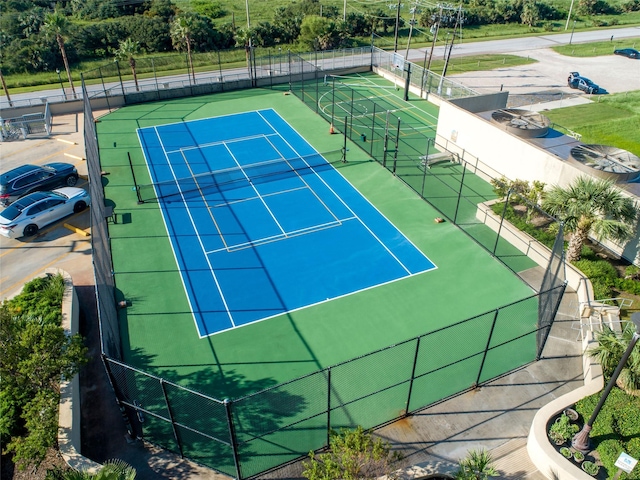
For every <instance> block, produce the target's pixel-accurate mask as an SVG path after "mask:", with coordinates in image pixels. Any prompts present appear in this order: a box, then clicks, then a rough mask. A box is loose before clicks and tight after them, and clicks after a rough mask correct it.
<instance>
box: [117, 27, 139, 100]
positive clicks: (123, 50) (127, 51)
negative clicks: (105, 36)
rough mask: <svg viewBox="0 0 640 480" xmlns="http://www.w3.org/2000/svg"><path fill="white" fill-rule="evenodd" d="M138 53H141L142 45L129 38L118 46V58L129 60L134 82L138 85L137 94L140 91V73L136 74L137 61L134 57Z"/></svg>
mask: <svg viewBox="0 0 640 480" xmlns="http://www.w3.org/2000/svg"><path fill="white" fill-rule="evenodd" d="M138 53H140V43H139V42H134V41H133V40H131V38H127V39H126V40H124V41H122V40H121V41H120V44H119V45H118V50H116V58H118V59H127V60H129V66H130V67H131V73H132V74H133V81H134V82H135V84H136V92H137V91H139V90H140V87H139V86H138V73H137V72H136V59H135V58H134V55H137V54H138Z"/></svg>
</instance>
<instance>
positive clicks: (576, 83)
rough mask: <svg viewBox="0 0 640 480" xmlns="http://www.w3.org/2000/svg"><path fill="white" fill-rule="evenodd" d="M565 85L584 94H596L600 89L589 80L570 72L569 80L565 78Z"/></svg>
mask: <svg viewBox="0 0 640 480" xmlns="http://www.w3.org/2000/svg"><path fill="white" fill-rule="evenodd" d="M567 85H569V87H571V88H577V89H578V90H582V91H583V92H584V93H590V94H591V93H598V92H600V87H599V86H598V85H596V84H595V83H593V82H592V81H591V80H589V79H588V78H587V77H582V76H580V74H579V73H578V72H571V73H570V74H569V78H567Z"/></svg>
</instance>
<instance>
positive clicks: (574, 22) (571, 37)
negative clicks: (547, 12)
mask: <svg viewBox="0 0 640 480" xmlns="http://www.w3.org/2000/svg"><path fill="white" fill-rule="evenodd" d="M575 29H576V21H575V20H574V21H573V26H572V27H571V36H570V37H569V45H571V40H573V31H574V30H575Z"/></svg>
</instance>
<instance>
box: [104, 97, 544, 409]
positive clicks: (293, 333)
mask: <svg viewBox="0 0 640 480" xmlns="http://www.w3.org/2000/svg"><path fill="white" fill-rule="evenodd" d="M269 109H273V110H274V111H275V112H276V113H277V115H278V116H280V117H281V118H282V119H283V120H284V121H286V123H287V124H289V125H290V126H291V129H295V132H297V134H298V135H299V136H300V137H301V138H302V139H303V140H304V142H305V143H308V144H309V145H310V146H311V147H312V148H313V149H314V150H313V151H315V152H333V151H336V150H340V148H341V147H342V143H343V139H342V138H341V136H340V135H330V134H329V132H328V124H327V123H326V121H325V120H323V119H322V118H321V117H319V116H318V115H316V114H315V113H314V112H313V111H312V110H310V109H308V108H307V107H305V106H304V105H302V104H301V103H300V101H299V100H298V99H296V98H295V97H293V96H292V95H283V94H282V93H281V92H273V91H269V90H259V89H254V90H251V91H242V92H228V93H224V94H217V95H210V96H202V97H192V98H186V99H176V100H170V101H165V102H155V103H147V104H141V105H134V106H129V107H126V108H122V109H120V110H117V111H115V112H113V113H111V114H109V115H107V116H104V117H102V118H101V119H100V121H99V123H97V127H98V140H99V143H100V155H101V161H102V163H103V169H104V170H106V171H108V172H109V175H108V176H107V177H105V178H104V181H105V183H106V185H105V192H106V196H107V198H108V199H109V200H111V201H112V202H113V204H114V205H115V208H116V211H117V212H119V214H120V216H121V217H122V218H123V219H124V221H122V222H119V223H118V224H115V225H114V224H111V225H110V226H109V234H110V242H111V248H112V252H113V271H114V278H115V282H116V288H117V291H118V292H119V293H118V295H119V296H120V298H119V299H125V298H126V299H128V300H129V301H130V306H129V307H128V308H126V309H123V310H120V321H121V335H122V344H123V350H124V351H125V361H127V362H131V363H132V364H133V365H143V366H144V367H145V368H148V369H150V371H152V372H156V373H158V374H162V375H163V376H164V378H167V379H168V380H172V381H175V382H177V383H180V384H182V385H185V386H192V387H194V388H196V389H198V390H199V391H202V392H205V393H206V392H208V393H210V394H212V395H215V396H216V397H225V396H228V397H229V398H237V397H239V396H242V395H243V394H247V393H251V392H254V391H257V390H260V389H263V388H266V387H267V386H270V385H275V384H277V383H280V382H284V381H288V380H291V379H292V378H296V377H298V376H301V375H305V374H308V373H310V372H314V371H316V370H318V369H321V368H324V367H326V366H329V365H334V364H337V363H340V362H343V361H346V360H349V359H351V358H355V357H357V356H359V355H363V354H366V353H369V352H372V351H374V350H377V349H379V348H384V347H386V346H388V345H390V344H393V343H397V342H401V341H404V340H406V339H409V338H412V337H414V336H415V335H419V334H423V333H426V332H429V331H433V330H437V329H439V328H442V327H446V326H448V325H451V324H453V323H455V322H459V321H461V320H464V319H467V318H471V317H473V316H474V315H477V314H478V313H479V312H487V311H490V310H491V309H493V308H496V307H498V306H502V305H508V304H510V303H512V302H514V301H518V300H520V299H522V298H525V297H527V296H529V295H531V294H532V290H531V289H530V288H529V287H528V286H527V285H525V284H524V283H523V282H522V281H521V280H520V279H518V278H517V277H516V276H514V275H513V273H512V272H510V271H509V270H508V269H507V268H506V267H505V266H504V265H502V264H500V263H499V262H497V261H496V260H495V259H494V258H492V256H491V255H490V254H489V253H487V252H486V251H485V250H484V249H482V248H481V247H480V246H478V245H477V244H476V242H474V241H473V240H472V239H470V238H469V237H468V236H466V235H465V234H464V233H463V232H461V231H460V230H459V229H458V228H457V227H455V226H454V225H452V224H449V223H441V224H438V223H435V222H434V218H435V217H438V216H440V212H438V211H437V210H436V209H434V208H433V207H432V206H430V205H429V204H428V203H426V202H424V201H423V200H422V199H420V198H419V196H417V195H416V194H415V193H414V192H413V191H412V190H411V189H409V188H407V186H406V185H405V184H403V183H402V182H401V181H399V180H398V179H397V178H396V177H394V176H393V175H392V174H390V173H389V172H388V171H387V170H385V169H384V168H381V167H380V165H379V164H378V163H376V162H374V161H372V160H371V159H370V158H369V157H368V155H367V154H366V152H364V151H362V150H361V149H360V148H358V146H357V145H356V144H354V143H351V142H349V143H348V145H347V147H348V149H349V152H348V156H347V157H348V161H347V162H346V163H342V162H340V161H332V162H331V168H332V169H334V170H335V171H336V172H337V173H339V175H340V176H342V177H344V180H343V181H344V182H345V183H348V184H350V186H351V187H352V188H355V189H356V190H357V191H358V192H359V194H360V195H361V196H362V197H363V198H365V199H366V200H367V203H370V204H371V205H373V206H374V207H375V209H374V210H377V212H379V214H380V216H381V217H384V218H386V219H387V220H388V222H389V224H390V225H392V226H393V227H395V229H397V231H398V232H401V234H402V236H403V237H406V239H407V240H408V244H410V245H413V246H415V248H417V249H418V250H419V251H420V252H421V255H419V256H418V258H419V259H420V257H422V259H420V262H426V261H427V260H426V259H427V257H428V261H430V262H431V263H432V264H433V265H437V267H438V268H436V269H433V270H431V271H429V272H427V273H424V274H413V275H407V276H405V277H403V278H401V279H399V280H396V281H391V282H386V283H384V282H383V283H381V284H380V283H379V282H380V277H379V275H380V274H379V273H378V272H377V260H376V259H375V258H374V259H372V258H371V256H370V252H369V251H366V250H364V249H363V248H362V247H363V246H362V245H361V242H360V240H358V239H360V238H362V237H358V239H357V240H356V241H354V242H351V241H347V239H345V238H343V237H342V236H340V237H334V238H333V239H332V240H331V241H330V242H326V241H323V240H322V241H321V240H320V238H324V237H323V235H324V234H326V233H327V232H328V231H329V230H336V231H338V230H340V229H344V227H340V228H339V229H326V230H323V231H321V232H315V233H313V234H310V235H304V236H300V237H297V238H296V239H294V240H304V241H307V240H308V239H313V238H314V236H315V238H316V240H315V241H312V245H311V250H304V249H303V250H299V252H305V251H306V252H307V253H308V252H311V253H309V254H308V255H307V256H309V257H316V256H322V255H325V254H326V253H325V251H326V250H329V251H333V252H334V254H335V255H338V253H339V255H341V256H342V258H344V259H347V260H348V261H349V262H351V265H355V264H365V266H364V267H363V266H359V267H358V269H360V268H365V269H366V268H368V269H370V271H374V270H375V271H376V273H375V275H374V276H373V279H372V280H369V282H370V284H371V285H377V286H375V287H372V288H364V289H361V288H362V287H355V288H353V289H352V291H354V292H357V293H353V294H351V295H342V296H337V297H336V298H335V299H333V300H330V301H326V298H327V294H326V293H323V294H321V295H324V298H321V300H320V301H319V303H316V304H313V305H311V306H308V307H306V308H299V309H293V310H290V311H287V312H286V313H282V314H280V315H274V316H271V318H269V319H268V320H265V321H259V322H254V323H251V324H250V325H246V326H244V327H243V328H230V329H227V330H225V331H223V332H221V333H218V334H216V335H209V336H206V337H202V336H201V334H200V333H201V332H199V331H198V328H196V326H195V324H194V312H193V311H192V305H191V301H190V298H189V294H188V293H187V292H188V290H189V289H188V288H186V287H185V284H184V281H183V275H184V272H183V270H184V265H186V263H181V260H180V259H178V258H177V256H176V252H175V251H174V246H173V244H172V242H173V241H174V240H175V239H172V238H171V236H173V237H176V236H180V235H170V234H169V233H168V229H167V226H166V223H165V216H164V215H165V213H164V212H163V207H162V205H161V202H159V203H158V202H145V203H143V204H141V205H140V204H138V202H137V197H136V192H135V188H134V185H135V184H134V181H133V178H132V171H131V167H130V165H129V163H128V161H127V155H128V154H129V155H130V156H131V161H132V166H133V171H134V172H135V175H136V177H137V182H138V184H141V185H148V184H152V183H154V180H155V179H154V178H153V177H152V173H151V172H152V170H150V167H149V165H148V164H147V160H146V159H145V156H144V149H143V148H142V145H141V144H140V140H139V137H138V135H137V131H138V129H140V128H147V127H160V126H162V125H171V124H175V125H179V124H182V123H183V122H192V121H200V120H203V121H204V119H209V118H216V117H222V118H224V119H227V120H228V118H229V117H225V116H228V115H235V114H239V113H243V112H247V111H257V110H269ZM225 130H231V129H228V128H222V129H218V130H216V132H218V133H216V134H220V131H225ZM243 131H244V130H243ZM244 134H246V132H245V133H243V134H241V135H244ZM291 135H293V131H291V134H289V133H287V138H289V137H291ZM233 136H235V135H233ZM179 137H185V138H186V135H182V136H179ZM207 141H209V140H202V145H205V144H206V143H207ZM306 152H312V151H310V150H307V151H306ZM285 156H289V155H288V154H285ZM264 158H269V157H259V158H258V160H262V159H264ZM322 173H323V175H324V173H325V172H322ZM337 173H332V175H337ZM163 179H166V177H163ZM316 180H317V179H316ZM351 187H349V188H351ZM344 188H347V186H346V185H345V187H344ZM340 192H341V194H342V193H344V192H342V191H340ZM223 193H224V194H225V195H234V194H235V189H231V190H230V191H229V192H223ZM200 201H201V200H200ZM349 204H351V202H349ZM168 205H171V209H173V208H174V206H175V208H176V209H182V211H183V212H184V206H176V205H180V204H179V203H170V204H168ZM367 208H371V207H367ZM165 210H166V208H165ZM341 213H343V212H341ZM290 216H291V215H289V217H290ZM180 217H182V218H185V217H187V218H188V215H184V214H183V215H181V216H180ZM305 217H306V215H305ZM340 218H342V216H340ZM369 221H370V219H369V218H366V223H367V224H369ZM376 222H378V223H380V222H381V220H377V221H375V222H374V223H376ZM228 225H232V224H228ZM316 225H317V224H316ZM299 227H300V225H297V226H294V227H292V228H293V229H298V228H299ZM216 233H217V232H216ZM243 235H246V233H245V232H243ZM252 235H253V234H252ZM260 235H262V234H259V236H258V237H256V238H262V237H261V236H260ZM318 235H319V236H318ZM225 237H226V235H225ZM307 237H308V238H307ZM193 238H196V237H193ZM243 238H244V237H243ZM245 240H246V238H244V239H243V240H242V241H238V242H237V244H239V243H241V242H244V241H245ZM218 241H220V240H219V239H218ZM196 243H197V240H196ZM235 244H236V243H235V241H234V245H235ZM280 245H285V243H283V242H280V241H279V242H274V243H272V244H265V245H260V246H259V248H263V247H265V248H272V247H275V246H278V247H279V246H280ZM195 247H196V249H197V250H201V248H200V246H199V245H196V246H195ZM181 248H182V247H181ZM247 251H249V252H256V251H258V250H256V248H251V249H247ZM241 252H242V250H240V251H239V252H234V253H241ZM336 252H338V253H336ZM245 253H246V252H245ZM200 255H201V256H202V255H203V254H200ZM228 258H231V257H228ZM270 258H272V259H273V258H276V256H272V257H270ZM280 258H281V260H282V262H283V263H284V262H286V256H285V258H282V257H280ZM298 258H301V255H300V253H299V254H298ZM304 261H305V262H309V261H312V259H308V258H305V259H304ZM366 264H370V265H371V266H366ZM425 265H426V263H425ZM227 267H228V265H227ZM232 267H233V266H232ZM278 268H282V267H278ZM422 269H426V267H424V266H423V267H418V268H417V269H414V270H413V271H414V272H417V271H420V270H422ZM241 270H242V267H241V265H238V266H237V267H235V268H231V269H230V270H229V272H230V274H231V275H238V274H239V273H240V271H241ZM295 270H296V267H293V268H292V269H291V270H289V272H291V271H295ZM299 270H302V271H303V273H304V272H306V271H307V269H306V268H300V269H299ZM309 271H310V270H309ZM332 271H333V272H334V274H333V275H329V274H327V276H325V277H324V278H319V279H316V278H315V277H314V276H313V275H309V276H308V278H307V279H305V283H300V284H298V283H297V280H291V279H289V282H288V283H289V284H290V287H291V288H294V287H293V285H294V284H295V289H296V290H299V291H302V292H303V293H299V294H300V295H304V296H305V297H307V296H309V295H315V294H313V293H306V292H308V291H314V290H318V291H322V292H326V290H327V288H329V287H328V286H327V285H326V284H328V283H333V282H334V281H335V280H336V277H338V279H339V283H345V282H344V281H343V280H342V279H341V277H342V276H343V275H344V276H348V275H349V269H348V268H340V269H339V270H335V269H333V270H332ZM359 271H361V270H359ZM204 273H205V274H207V275H210V273H209V269H207V271H206V272H204ZM298 273H299V272H296V275H298ZM328 277H331V278H328ZM350 281H351V280H349V281H348V282H350ZM348 282H346V283H348ZM239 284H240V282H239V281H235V282H234V283H232V284H230V285H235V286H236V287H237V286H238V285H239ZM240 286H241V288H240V290H241V291H240V293H238V295H245V296H250V295H252V294H254V293H255V292H254V290H255V289H252V288H249V287H250V286H249V285H240ZM209 293H211V291H210V290H209ZM336 295H337V293H336ZM316 297H317V295H316ZM278 307H279V308H282V310H283V312H284V310H285V308H284V307H282V306H281V305H278ZM201 310H206V309H201ZM530 313H531V314H530V315H528V316H522V317H520V319H519V321H518V322H513V323H512V324H511V325H505V327H506V328H513V332H514V335H517V334H519V332H522V331H523V330H531V329H534V328H535V325H536V312H535V309H533V310H532V311H531V312H530ZM224 314H225V315H227V312H226V311H225V312H224ZM263 314H264V312H263V313H261V314H260V315H261V317H260V318H263V317H262V315H263ZM227 325H228V324H227ZM203 330H204V328H203ZM480 338H481V337H480V336H479V337H478V338H477V341H472V340H473V338H471V339H470V340H469V341H466V342H464V343H463V344H461V345H460V346H458V347H454V345H450V347H451V348H462V349H464V350H465V351H469V352H478V351H482V350H483V349H484V348H485V347H486V341H485V339H482V340H481V339H480ZM452 341H454V340H452ZM534 351H535V341H533V342H532V343H531V345H530V348H528V349H520V350H519V351H518V352H516V355H517V356H519V357H522V361H523V362H524V361H528V360H526V359H530V358H532V353H531V352H534ZM510 360H514V358H511V359H510ZM205 372H206V373H205ZM231 379H232V380H231Z"/></svg>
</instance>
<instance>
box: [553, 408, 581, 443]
mask: <svg viewBox="0 0 640 480" xmlns="http://www.w3.org/2000/svg"><path fill="white" fill-rule="evenodd" d="M578 430H579V427H578V425H576V424H575V423H571V421H570V420H569V417H567V416H566V415H565V414H564V413H563V414H562V415H560V417H558V419H556V421H555V422H553V423H552V424H551V427H549V437H551V439H552V440H553V441H554V442H556V443H563V442H566V441H567V440H570V439H571V438H572V437H573V436H574V435H575V434H576V433H578Z"/></svg>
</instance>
